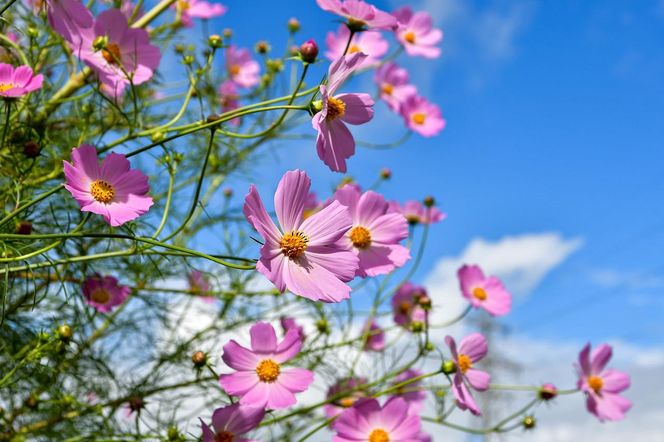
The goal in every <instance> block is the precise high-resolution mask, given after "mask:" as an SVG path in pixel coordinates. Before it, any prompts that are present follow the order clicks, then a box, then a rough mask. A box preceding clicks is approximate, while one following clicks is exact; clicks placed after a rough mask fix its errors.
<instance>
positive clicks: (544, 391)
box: [537, 384, 558, 401]
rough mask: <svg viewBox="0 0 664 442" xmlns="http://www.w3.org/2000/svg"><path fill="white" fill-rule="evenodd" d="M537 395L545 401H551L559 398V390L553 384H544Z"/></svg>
mask: <svg viewBox="0 0 664 442" xmlns="http://www.w3.org/2000/svg"><path fill="white" fill-rule="evenodd" d="M537 395H538V396H539V398H540V399H542V400H543V401H550V400H551V399H553V398H555V397H556V396H558V389H557V388H556V386H555V385H553V384H544V385H542V386H541V387H540V389H539V391H538V392H537Z"/></svg>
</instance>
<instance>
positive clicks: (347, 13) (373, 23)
mask: <svg viewBox="0 0 664 442" xmlns="http://www.w3.org/2000/svg"><path fill="white" fill-rule="evenodd" d="M316 3H318V6H319V7H320V8H321V9H322V10H324V11H327V12H332V13H333V14H337V15H340V16H341V17H344V18H345V19H346V20H347V21H348V26H349V27H351V28H353V29H354V30H356V31H359V30H363V29H366V28H372V29H395V28H396V27H397V19H396V18H395V17H394V16H393V15H391V14H388V13H387V12H385V11H381V10H380V9H378V8H376V7H375V6H373V5H370V4H368V3H366V2H363V1H361V0H316Z"/></svg>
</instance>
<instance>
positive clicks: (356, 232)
mask: <svg viewBox="0 0 664 442" xmlns="http://www.w3.org/2000/svg"><path fill="white" fill-rule="evenodd" d="M349 236H350V240H351V241H352V242H353V245H354V246H355V247H357V248H358V249H366V248H367V247H369V246H370V245H371V232H369V229H367V228H366V227H362V226H357V227H353V228H352V229H351V231H350V235H349Z"/></svg>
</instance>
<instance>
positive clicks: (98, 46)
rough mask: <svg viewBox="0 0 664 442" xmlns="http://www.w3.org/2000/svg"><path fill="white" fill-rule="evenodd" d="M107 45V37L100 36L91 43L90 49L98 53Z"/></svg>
mask: <svg viewBox="0 0 664 442" xmlns="http://www.w3.org/2000/svg"><path fill="white" fill-rule="evenodd" d="M107 44H108V37H107V36H105V35H100V36H99V37H97V38H95V40H94V41H93V42H92V48H93V49H94V50H95V51H99V50H102V49H104V48H105V47H106V45H107Z"/></svg>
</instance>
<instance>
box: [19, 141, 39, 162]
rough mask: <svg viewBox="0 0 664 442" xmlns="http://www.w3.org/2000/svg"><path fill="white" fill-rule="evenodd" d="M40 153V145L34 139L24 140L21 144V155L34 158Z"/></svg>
mask: <svg viewBox="0 0 664 442" xmlns="http://www.w3.org/2000/svg"><path fill="white" fill-rule="evenodd" d="M40 153H41V147H40V146H39V144H37V142H36V141H32V140H30V141H26V142H25V144H24V145H23V155H25V156H26V157H28V158H36V157H38V156H39V154H40Z"/></svg>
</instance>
